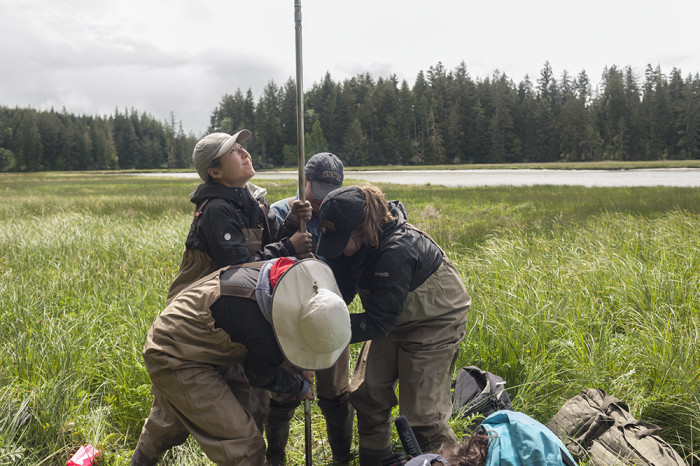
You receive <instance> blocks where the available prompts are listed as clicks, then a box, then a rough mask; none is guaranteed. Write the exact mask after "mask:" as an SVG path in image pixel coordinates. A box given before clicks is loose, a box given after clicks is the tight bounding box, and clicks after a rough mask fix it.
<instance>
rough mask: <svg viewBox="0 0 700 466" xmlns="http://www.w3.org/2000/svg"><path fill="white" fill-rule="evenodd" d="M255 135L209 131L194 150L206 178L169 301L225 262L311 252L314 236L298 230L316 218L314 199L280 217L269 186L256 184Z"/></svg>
mask: <svg viewBox="0 0 700 466" xmlns="http://www.w3.org/2000/svg"><path fill="white" fill-rule="evenodd" d="M250 136H251V133H250V131H248V130H247V129H242V130H240V131H238V132H237V133H235V134H233V135H230V134H227V133H219V132H217V133H211V134H207V135H206V136H204V137H203V138H202V139H200V140H199V142H198V143H197V145H196V146H195V148H194V151H193V152H192V164H193V165H194V168H195V169H196V170H197V174H198V175H199V177H200V178H201V179H202V181H204V183H202V184H200V185H199V186H198V187H197V189H196V190H195V192H194V193H193V194H191V195H190V202H192V203H193V204H194V205H195V214H194V218H193V220H192V224H191V226H190V232H189V234H188V235H187V239H186V241H185V252H184V254H183V258H182V262H181V264H180V270H179V272H178V275H177V277H175V280H174V281H173V283H172V284H171V285H170V290H169V291H168V302H169V301H170V300H172V299H173V298H174V297H175V296H177V294H178V293H179V292H181V291H182V290H183V289H184V288H185V287H187V286H188V285H189V284H191V283H193V282H195V281H196V280H198V279H199V278H201V277H203V276H205V275H207V274H209V273H211V272H213V271H214V270H216V269H218V268H220V267H224V266H227V265H235V264H242V263H244V262H255V261H259V260H267V259H271V258H274V257H282V256H293V255H297V254H305V253H308V252H310V251H311V235H310V234H309V233H300V232H298V231H297V228H298V224H299V220H300V219H301V220H304V221H308V220H309V219H310V218H311V205H310V203H308V202H306V203H302V202H301V201H298V202H296V203H295V204H294V205H293V206H292V209H291V210H290V212H289V215H288V216H287V219H285V220H284V221H279V220H278V219H277V217H276V215H274V214H273V213H271V212H270V209H269V204H268V203H267V201H266V200H265V195H266V194H267V190H265V189H264V188H261V187H260V186H256V185H254V184H252V183H250V180H251V178H253V176H255V168H253V160H252V157H251V155H250V154H249V153H248V151H247V150H245V148H244V147H243V146H242V145H241V144H242V143H243V142H245V141H247V140H248V138H249V137H250Z"/></svg>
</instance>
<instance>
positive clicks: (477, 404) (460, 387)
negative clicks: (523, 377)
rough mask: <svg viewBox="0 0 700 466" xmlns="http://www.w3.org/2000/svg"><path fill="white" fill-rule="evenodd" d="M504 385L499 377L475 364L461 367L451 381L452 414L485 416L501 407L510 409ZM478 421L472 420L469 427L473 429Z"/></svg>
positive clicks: (456, 415) (510, 404) (459, 416)
mask: <svg viewBox="0 0 700 466" xmlns="http://www.w3.org/2000/svg"><path fill="white" fill-rule="evenodd" d="M505 385H506V382H505V381H504V380H503V379H502V378H501V377H499V376H497V375H495V374H492V373H491V372H488V371H485V370H482V369H479V368H478V367H476V366H467V367H463V368H461V369H460V370H459V371H458V372H457V376H456V377H455V380H454V382H452V388H453V392H452V416H453V417H455V418H457V419H463V418H468V417H470V416H473V415H475V414H481V415H483V416H484V417H487V416H488V415H489V414H491V413H494V412H496V411H499V410H502V409H508V410H512V409H513V405H512V403H511V401H510V395H509V394H508V392H507V391H506V389H505ZM480 422H481V420H478V421H476V422H474V423H473V424H472V425H471V426H470V429H472V430H473V429H474V428H475V427H477V426H478V425H479V423H480Z"/></svg>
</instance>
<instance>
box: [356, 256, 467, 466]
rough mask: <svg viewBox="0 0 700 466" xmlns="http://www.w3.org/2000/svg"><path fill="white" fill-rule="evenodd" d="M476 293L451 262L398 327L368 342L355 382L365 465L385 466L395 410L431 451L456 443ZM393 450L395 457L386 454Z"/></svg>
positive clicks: (412, 296)
mask: <svg viewBox="0 0 700 466" xmlns="http://www.w3.org/2000/svg"><path fill="white" fill-rule="evenodd" d="M469 305H470V299H469V295H468V294H467V291H466V289H465V287H464V284H463V283H462V278H461V276H460V274H459V272H458V271H457V269H456V268H455V267H454V265H452V263H451V262H449V261H448V260H447V259H445V260H443V263H442V265H441V266H440V267H439V268H438V270H436V271H435V272H434V273H433V274H432V275H431V276H430V277H429V278H428V279H427V280H426V281H425V282H424V283H423V284H422V285H421V286H419V287H418V288H417V289H415V290H414V291H412V292H410V293H409V294H408V297H407V298H406V302H405V305H404V309H403V311H402V313H401V315H400V316H399V321H398V325H397V326H396V327H395V328H394V330H392V331H391V333H389V335H387V336H386V337H383V338H375V339H373V340H371V341H367V342H365V343H364V345H363V346H362V349H361V352H360V355H359V357H358V360H357V363H356V366H355V372H354V374H353V377H352V380H351V382H350V402H351V403H352V405H353V407H354V408H355V410H356V412H357V420H358V433H359V435H360V464H362V465H363V466H366V465H381V460H382V459H383V458H381V456H382V455H385V456H384V458H386V457H388V456H391V425H390V417H391V410H392V408H393V407H394V406H396V404H397V399H396V385H397V383H398V385H399V400H398V404H399V407H400V412H401V414H403V415H404V416H406V417H407V418H408V422H409V423H410V425H411V426H412V428H413V430H414V432H415V434H416V438H417V439H418V442H419V444H420V447H421V449H422V450H423V451H424V452H428V451H435V450H437V449H438V448H440V447H441V446H443V445H445V446H448V447H449V446H453V445H456V444H457V443H458V439H457V437H456V436H455V434H454V432H452V429H451V428H450V426H449V424H448V420H449V418H450V414H451V412H452V401H451V398H450V382H451V377H452V369H453V365H454V362H455V360H456V358H457V354H458V352H459V347H460V344H461V342H462V340H463V339H464V333H465V323H466V316H467V310H468V308H469ZM387 453H388V454H387Z"/></svg>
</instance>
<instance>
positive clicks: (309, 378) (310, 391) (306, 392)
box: [299, 371, 316, 401]
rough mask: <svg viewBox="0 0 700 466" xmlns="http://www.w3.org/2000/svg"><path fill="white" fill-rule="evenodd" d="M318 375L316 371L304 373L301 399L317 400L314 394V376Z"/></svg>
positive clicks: (302, 375)
mask: <svg viewBox="0 0 700 466" xmlns="http://www.w3.org/2000/svg"><path fill="white" fill-rule="evenodd" d="M315 375H316V373H315V372H314V371H303V372H302V373H301V379H302V386H301V389H300V390H299V399H300V400H301V401H304V400H313V399H314V398H315V394H314V376H315Z"/></svg>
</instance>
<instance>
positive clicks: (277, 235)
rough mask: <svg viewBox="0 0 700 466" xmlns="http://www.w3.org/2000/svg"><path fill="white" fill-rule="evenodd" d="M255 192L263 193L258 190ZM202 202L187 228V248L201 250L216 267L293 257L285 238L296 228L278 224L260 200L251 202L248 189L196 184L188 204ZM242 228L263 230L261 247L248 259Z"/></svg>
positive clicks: (290, 225)
mask: <svg viewBox="0 0 700 466" xmlns="http://www.w3.org/2000/svg"><path fill="white" fill-rule="evenodd" d="M252 186H253V187H254V188H258V187H256V186H254V185H252ZM258 190H259V191H260V192H261V193H264V190H262V188H258ZM205 200H206V201H207V203H206V204H205V206H204V209H203V210H202V213H201V214H200V215H199V216H198V217H197V216H195V219H194V220H193V222H192V225H191V226H190V232H189V234H188V235H187V240H186V241H185V247H186V248H187V249H198V250H201V251H204V252H205V253H207V254H208V255H209V257H211V258H212V260H213V261H214V263H215V264H216V266H217V267H225V266H227V265H235V264H243V263H245V262H256V261H260V260H267V259H271V258H274V257H282V256H291V255H294V254H295V252H294V246H293V245H292V242H291V241H290V239H289V237H290V236H291V235H292V234H294V232H295V231H296V229H297V228H298V225H297V224H296V223H294V222H292V221H291V219H290V218H288V219H287V220H285V221H284V222H283V223H282V224H281V225H280V222H279V220H277V216H276V215H275V214H274V212H270V210H269V205H268V204H267V201H265V198H264V197H262V196H260V197H258V199H255V198H254V197H253V194H252V193H251V191H250V190H249V189H248V188H230V187H228V186H224V185H222V184H218V183H213V182H208V183H202V184H200V185H199V186H198V187H197V189H196V190H195V192H194V193H193V194H192V195H191V196H190V202H192V203H193V204H195V205H196V206H197V207H199V206H200V205H202V203H203V202H204V201H205ZM245 228H262V229H263V236H262V248H261V249H260V250H258V252H256V253H255V254H254V255H252V256H251V255H250V253H249V251H248V246H247V244H246V239H245V235H244V233H243V229H245Z"/></svg>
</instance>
